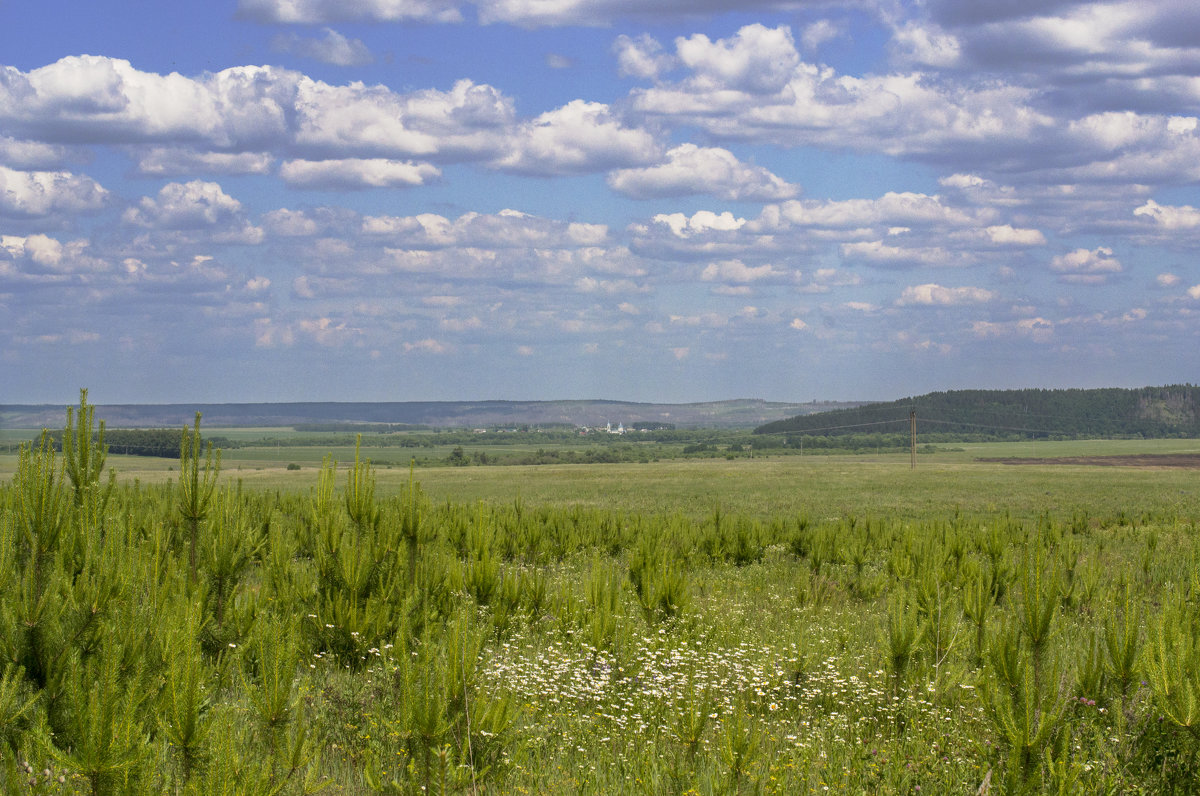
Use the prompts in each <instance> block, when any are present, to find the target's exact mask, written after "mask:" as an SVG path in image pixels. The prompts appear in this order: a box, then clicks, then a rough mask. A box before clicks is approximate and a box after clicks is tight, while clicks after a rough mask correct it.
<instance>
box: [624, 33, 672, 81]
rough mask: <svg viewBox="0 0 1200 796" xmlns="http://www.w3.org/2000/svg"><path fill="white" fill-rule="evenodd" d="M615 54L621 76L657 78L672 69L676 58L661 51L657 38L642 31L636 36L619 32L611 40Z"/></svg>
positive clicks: (646, 78) (644, 78) (645, 78)
mask: <svg viewBox="0 0 1200 796" xmlns="http://www.w3.org/2000/svg"><path fill="white" fill-rule="evenodd" d="M613 53H614V54H615V55H616V56H617V71H618V73H620V74H621V75H622V76H623V77H637V78H641V79H642V80H657V79H658V76H659V75H661V74H663V73H665V72H669V71H670V70H672V69H674V68H675V66H676V64H677V63H678V60H677V59H676V58H675V57H674V56H672V55H667V54H665V53H664V52H663V49H662V45H661V44H659V42H658V40H657V39H654V38H653V37H651V36H650V35H649V34H646V33H643V34H642V35H640V36H638V37H637V38H630V37H629V36H626V35H625V34H621V35H620V36H618V37H617V39H616V41H615V42H613Z"/></svg>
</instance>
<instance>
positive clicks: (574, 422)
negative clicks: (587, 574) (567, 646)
mask: <svg viewBox="0 0 1200 796" xmlns="http://www.w3.org/2000/svg"><path fill="white" fill-rule="evenodd" d="M859 404H860V402H844V401H843V402H838V401H813V402H811V403H785V402H771V401H763V400H759V399H749V398H747V399H735V400H729V401H709V402H704V403H686V404H666V403H637V402H631V401H605V400H575V401H398V402H337V401H333V402H311V403H307V402H305V403H226V404H98V405H96V419H97V420H98V421H99V420H103V421H104V422H105V425H106V426H107V427H108V428H161V427H167V428H181V427H183V426H185V425H191V423H192V421H193V419H194V418H195V414H196V412H197V411H199V412H200V413H201V414H202V415H203V417H204V425H205V426H206V427H208V428H214V427H239V426H240V427H245V426H297V425H305V426H311V425H313V424H325V425H328V424H357V423H362V424H392V425H397V426H423V427H440V428H472V427H483V428H491V427H497V426H554V425H570V426H604V425H606V424H608V423H611V424H612V425H613V427H614V428H616V427H618V426H619V425H622V424H623V425H624V426H625V427H626V428H630V427H632V426H633V425H634V424H635V423H656V424H670V425H673V426H675V427H676V428H753V427H755V426H757V425H759V424H761V423H766V422H769V421H772V420H777V419H779V418H784V417H790V416H793V415H803V414H806V413H810V412H823V411H827V410H829V409H836V408H840V407H848V406H858V405H859ZM67 406H68V404H63V405H61V406H58V405H52V404H40V405H3V404H0V428H51V429H54V428H62V425H63V422H64V420H65V419H66V412H67Z"/></svg>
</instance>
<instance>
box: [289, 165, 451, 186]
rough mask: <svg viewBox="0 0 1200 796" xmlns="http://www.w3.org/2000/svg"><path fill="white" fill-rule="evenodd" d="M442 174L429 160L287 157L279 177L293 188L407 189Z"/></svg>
mask: <svg viewBox="0 0 1200 796" xmlns="http://www.w3.org/2000/svg"><path fill="white" fill-rule="evenodd" d="M441 174H442V172H441V169H439V168H437V167H436V166H433V165H431V164H429V163H413V162H412V161H398V160H385V159H383V158H346V159H342V160H289V161H287V162H285V163H284V164H283V165H282V166H280V168H279V176H280V177H282V178H283V181H284V182H286V183H287V184H288V185H291V186H292V187H296V188H316V189H337V188H351V189H353V188H410V187H412V186H416V185H425V184H426V183H428V182H431V181H433V180H435V179H437V178H438V177H440V176H441Z"/></svg>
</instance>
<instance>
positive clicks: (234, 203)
mask: <svg viewBox="0 0 1200 796" xmlns="http://www.w3.org/2000/svg"><path fill="white" fill-rule="evenodd" d="M241 211H242V203H241V202H239V201H238V200H237V199H234V198H233V197H232V196H230V195H229V194H227V193H225V192H224V191H223V190H221V186H220V185H218V184H217V183H215V182H204V181H202V180H192V181H191V182H187V183H178V182H172V183H168V184H167V185H164V186H163V187H162V189H161V190H160V191H159V192H158V197H157V198H155V199H151V198H150V197H149V196H143V197H142V200H141V202H140V203H139V204H138V206H137V207H131V208H129V209H128V210H126V211H125V214H124V220H125V222H126V223H129V224H136V225H138V226H142V227H154V228H158V229H198V228H201V227H210V226H214V225H217V224H224V223H228V222H230V221H231V220H233V219H235V218H236V217H237V216H238V215H240V214H241Z"/></svg>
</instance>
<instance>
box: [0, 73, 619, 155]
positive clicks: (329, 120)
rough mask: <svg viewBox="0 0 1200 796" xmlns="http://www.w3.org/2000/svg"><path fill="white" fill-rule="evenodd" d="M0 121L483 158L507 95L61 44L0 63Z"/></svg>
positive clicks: (117, 138) (85, 136)
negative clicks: (185, 65) (11, 63)
mask: <svg viewBox="0 0 1200 796" xmlns="http://www.w3.org/2000/svg"><path fill="white" fill-rule="evenodd" d="M0 123H4V124H5V125H6V126H7V127H9V128H11V129H13V130H18V131H21V132H23V133H28V134H29V135H30V136H32V137H34V138H36V139H39V140H42V141H47V142H51V141H59V142H71V143H80V144H121V145H129V144H135V143H139V142H158V143H162V144H164V145H166V146H167V147H168V150H167V153H168V154H171V153H172V152H173V151H175V152H174V155H175V157H179V154H178V152H177V150H180V149H185V150H194V151H197V152H203V151H208V152H220V153H225V154H227V155H234V154H238V153H246V152H253V153H262V152H265V151H267V150H270V149H272V148H275V149H278V150H284V149H287V150H291V151H292V152H295V153H300V154H303V155H304V156H305V157H307V158H312V159H322V158H345V157H385V158H389V159H393V158H407V157H422V158H424V157H426V156H433V155H437V156H439V157H442V158H445V159H447V160H463V159H475V160H483V159H488V158H493V157H495V156H497V155H498V154H500V153H501V152H503V151H505V142H506V139H507V138H508V137H509V136H510V135H511V134H512V132H513V125H514V124H515V114H514V111H513V106H512V101H511V100H510V99H509V98H507V97H505V96H503V95H502V94H501V93H500V92H499V91H497V90H496V89H495V88H493V87H491V86H487V85H478V84H475V83H473V82H471V81H469V80H460V81H458V82H457V83H455V84H454V86H453V87H452V88H451V89H450V90H449V91H441V90H437V89H424V90H419V91H414V92H411V93H407V94H404V93H397V92H394V91H392V90H391V89H389V88H387V87H384V86H366V85H364V84H362V83H349V84H347V85H340V86H337V85H330V84H328V83H324V82H321V81H317V80H312V79H311V78H308V77H306V76H304V75H302V74H300V73H298V72H294V71H289V70H286V69H280V68H277V67H268V66H261V67H252V66H243V67H233V68H230V69H225V70H222V71H220V72H216V73H211V74H204V75H201V76H199V77H196V78H189V77H184V76H182V75H179V74H175V73H172V74H169V75H159V74H154V73H150V72H142V71H139V70H137V69H134V68H133V66H132V65H131V64H130V63H129V62H128V61H124V60H120V59H114V58H105V57H100V56H72V57H68V58H63V59H61V60H60V61H57V62H56V63H54V64H50V65H48V66H45V67H42V68H40V69H35V70H32V71H30V72H28V73H22V72H20V71H19V70H16V69H13V68H11V67H9V68H6V69H3V70H0ZM159 157H160V158H161V157H163V155H161V154H160V156H159ZM209 162H210V164H211V163H213V162H214V160H213V158H212V156H210V157H209ZM215 162H219V159H217V161H215ZM153 163H154V161H153V160H151V164H150V165H153ZM225 165H226V166H227V167H228V165H229V164H228V163H226V164H225ZM620 165H626V164H620Z"/></svg>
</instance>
